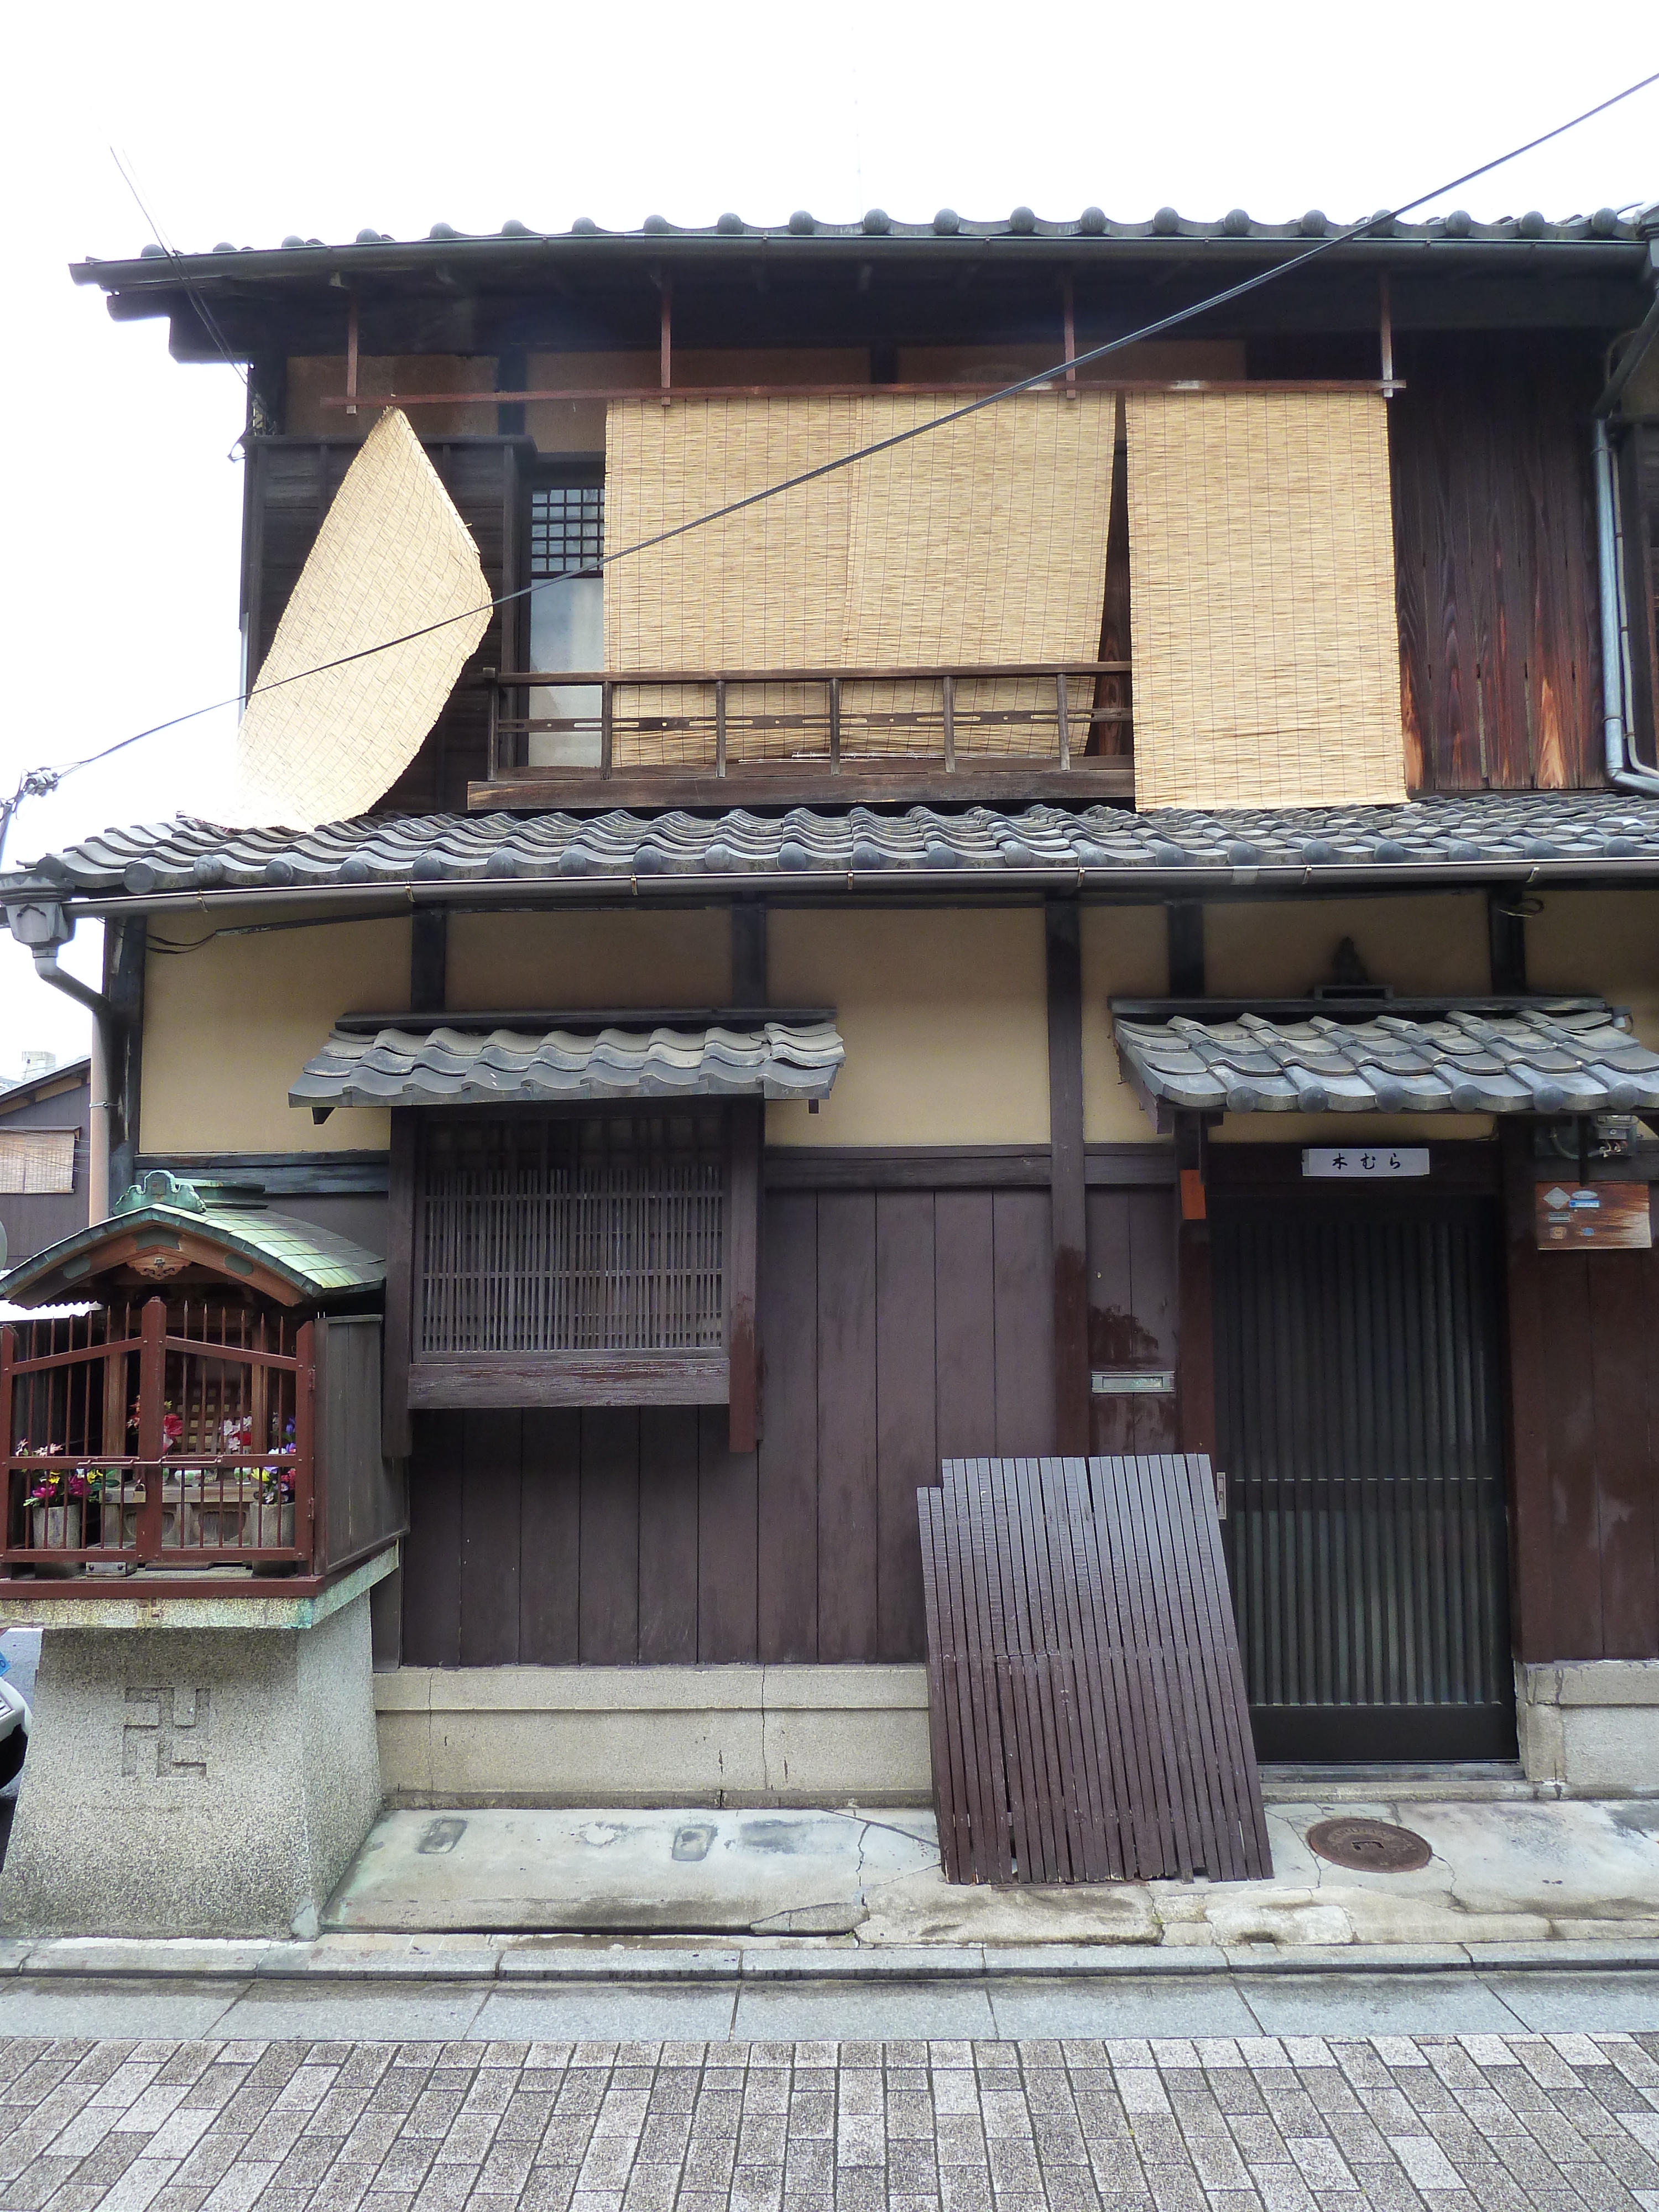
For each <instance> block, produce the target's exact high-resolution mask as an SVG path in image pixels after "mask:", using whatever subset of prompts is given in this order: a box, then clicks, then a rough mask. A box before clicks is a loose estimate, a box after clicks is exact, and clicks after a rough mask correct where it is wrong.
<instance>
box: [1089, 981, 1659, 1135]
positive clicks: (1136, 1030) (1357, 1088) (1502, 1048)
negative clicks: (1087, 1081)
mask: <svg viewBox="0 0 1659 2212" xmlns="http://www.w3.org/2000/svg"><path fill="white" fill-rule="evenodd" d="M1112 1015H1113V1026H1114V1029H1115V1033H1116V1042H1117V1051H1118V1058H1119V1060H1121V1063H1122V1066H1123V1071H1124V1074H1125V1076H1126V1078H1127V1080H1128V1081H1129V1082H1130V1083H1131V1084H1132V1085H1133V1086H1134V1088H1135V1089H1136V1090H1137V1091H1139V1094H1140V1095H1141V1097H1142V1098H1143V1099H1144V1100H1145V1101H1146V1103H1147V1105H1148V1107H1149V1109H1152V1110H1153V1111H1154V1112H1155V1111H1156V1109H1157V1108H1158V1106H1159V1105H1162V1106H1164V1107H1166V1108H1167V1107H1184V1108H1188V1109H1193V1110H1194V1111H1197V1112H1202V1113H1220V1112H1223V1111H1225V1112H1227V1113H1230V1114H1263V1113H1301V1114H1328V1113H1337V1114H1370V1113H1376V1114H1446V1113H1452V1114H1600V1113H1625V1114H1628V1113H1642V1112H1645V1111H1647V1110H1649V1109H1652V1108H1656V1107H1659V1054H1655V1053H1651V1052H1649V1051H1647V1050H1646V1049H1645V1048H1644V1047H1643V1046H1641V1045H1639V1044H1638V1042H1637V1041H1636V1038H1635V1036H1633V1035H1632V1030H1631V1026H1630V1018H1629V1016H1628V1015H1627V1014H1625V1013H1623V1012H1620V1011H1619V1010H1618V1009H1616V1008H1613V1007H1611V1006H1606V1005H1604V1004H1603V1003H1602V1001H1601V1000H1598V999H1557V1000H1536V1001H1531V1002H1526V1003H1522V1002H1520V1001H1516V1000H1508V1001H1498V1000H1486V1001H1480V1000H1464V1001H1456V1000H1441V1001H1438V1002H1426V1003H1425V1002H1422V1001H1416V1002H1413V1001H1409V1000H1407V1001H1400V1002H1392V1001H1389V1000H1346V1001H1345V1000H1312V1001H1304V1002H1302V1003H1301V1004H1299V1005H1288V1006H1287V1005H1286V1004H1285V1002H1283V1001H1280V1002H1279V1003H1278V1004H1277V1005H1268V1004H1267V1003H1265V1002H1264V1003H1262V1004H1261V1005H1259V1006H1255V1007H1252V1006H1248V1005H1238V1004H1229V1005H1225V1006H1218V1005H1215V1004H1213V1003H1206V1002H1203V1001H1190V1002H1188V1004H1187V1005H1186V1006H1181V1005H1180V1004H1179V1003H1178V1002H1175V1001H1165V1002H1164V1003H1162V1004H1151V1003H1148V1002H1146V1001H1139V1002H1132V1001H1128V1000H1115V1001H1114V1002H1113V1006H1112Z"/></svg>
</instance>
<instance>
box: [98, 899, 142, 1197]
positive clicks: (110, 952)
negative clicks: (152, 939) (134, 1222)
mask: <svg viewBox="0 0 1659 2212" xmlns="http://www.w3.org/2000/svg"><path fill="white" fill-rule="evenodd" d="M148 953H149V923H148V921H146V919H145V917H144V916H143V915H133V916H131V917H130V918H129V919H128V920H127V921H111V922H107V923H106V925H105V929H104V996H105V997H106V999H107V1000H109V1002H110V1006H111V1009H112V1012H113V1013H114V1016H115V1023H114V1028H115V1035H116V1049H117V1064H116V1065H115V1066H113V1067H112V1068H111V1069H110V1070H109V1072H108V1073H109V1098H110V1109H111V1111H110V1120H111V1127H110V1133H109V1199H110V1203H111V1204H113V1203H114V1201H115V1200H117V1199H118V1197H119V1196H120V1195H121V1194H122V1192H123V1191H124V1190H125V1189H126V1188H127V1186H128V1185H129V1184H130V1183H133V1182H137V1179H138V1145H139V1131H138V1109H139V1101H140V1098H141V1097H142V1094H143V1054H144V964H145V960H146V957H147V956H148Z"/></svg>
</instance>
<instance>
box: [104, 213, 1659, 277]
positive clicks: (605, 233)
mask: <svg viewBox="0 0 1659 2212" xmlns="http://www.w3.org/2000/svg"><path fill="white" fill-rule="evenodd" d="M1656 212H1659V211H1656V210H1655V209H1652V208H1648V209H1644V210H1642V211H1641V212H1640V213H1638V214H1634V215H1631V214H1621V213H1620V211H1619V210H1615V209H1613V208H1610V207H1602V208H1598V209H1596V210H1595V211H1594V213H1592V214H1589V215H1571V216H1546V215H1544V214H1543V213H1542V212H1541V210H1538V209H1536V208H1533V209H1528V210H1525V211H1524V212H1523V213H1522V214H1520V215H1514V216H1502V217H1500V218H1499V219H1498V221H1497V222H1475V221H1474V218H1473V216H1469V215H1467V214H1465V213H1464V212H1463V211H1462V210H1454V211H1453V212H1452V213H1450V214H1448V215H1444V216H1432V217H1431V218H1430V219H1429V220H1428V221H1426V222H1394V221H1392V220H1391V219H1390V218H1389V216H1388V215H1387V213H1386V211H1384V212H1381V213H1379V214H1377V215H1375V216H1372V217H1371V218H1370V223H1369V225H1368V226H1367V228H1366V230H1365V232H1364V236H1365V237H1367V238H1376V239H1381V240H1389V239H1397V240H1402V241H1409V242H1419V241H1423V240H1429V241H1431V242H1438V241H1440V240H1446V241H1449V242H1451V243H1458V242H1462V241H1470V242H1474V243H1482V244H1484V243H1487V242H1495V241H1501V240H1519V241H1521V242H1522V243H1528V244H1533V243H1536V242H1538V241H1540V240H1546V239H1550V240H1592V241H1595V242H1603V241H1607V240H1634V239H1638V238H1641V237H1643V236H1644V235H1645V234H1647V233H1648V231H1649V230H1650V228H1652V226H1653V224H1654V221H1655V217H1656ZM1365 222H1366V218H1365V216H1363V215H1350V216H1345V217H1342V218H1338V217H1335V216H1327V215H1326V214H1325V212H1324V211H1323V210H1322V209H1319V208H1310V209H1309V210H1307V211H1306V213H1305V214H1302V215H1298V216H1291V217H1290V218H1289V219H1288V220H1279V221H1276V222H1261V221H1258V220H1257V219H1256V218H1255V216H1251V215H1250V214H1249V211H1248V210H1246V209H1244V208H1230V209H1228V210H1227V211H1226V212H1225V214H1222V215H1219V216H1185V215H1182V213H1181V212H1180V211H1179V210H1177V209H1176V208H1172V207H1161V208H1159V209H1158V210H1156V211H1155V212H1154V213H1153V214H1152V215H1150V216H1140V217H1137V218H1133V219H1132V220H1129V221H1127V222H1126V221H1122V220H1120V219H1119V218H1117V217H1115V216H1109V215H1108V214H1107V213H1106V212H1105V210H1103V209H1102V208H1097V207H1088V208H1085V209H1084V210H1082V212H1081V213H1080V214H1079V215H1076V216H1058V217H1055V216H1043V215H1039V214H1038V213H1037V212H1036V210H1035V209H1034V208H1030V207H1017V208H1013V209H1011V210H1009V212H1008V213H1007V214H1006V215H1002V216H989V217H982V216H963V215H959V214H958V213H957V210H955V209H954V208H948V207H945V208H940V209H939V210H937V212H936V213H935V214H933V215H932V216H924V217H922V218H921V220H920V221H909V220H906V219H905V218H903V217H901V216H891V215H890V214H889V213H888V212H887V210H885V209H884V208H870V209H867V210H866V212H865V213H864V214H863V215H862V216H860V217H859V218H858V219H857V220H856V221H854V222H829V221H826V220H824V219H823V217H821V216H816V215H814V214H812V213H811V210H808V209H805V208H798V209H797V210H795V212H794V213H793V215H791V216H789V217H788V218H787V221H785V222H773V223H757V222H749V221H748V220H747V219H746V218H745V217H744V216H740V215H737V214H734V213H732V212H729V211H728V212H727V213H726V214H725V215H722V216H718V217H717V218H716V219H715V221H714V222H708V223H677V222H670V221H669V220H668V218H667V217H666V216H660V215H648V216H646V217H645V219H644V221H643V222H641V224H640V225H639V227H638V228H636V229H634V230H626V229H623V230H606V229H605V228H601V226H600V225H599V223H597V222H594V221H593V220H592V218H591V217H590V216H577V217H576V218H575V220H574V222H572V224H571V225H570V227H569V228H568V230H564V231H547V230H538V229H536V228H534V227H533V226H532V225H531V224H528V223H524V222H519V221H518V220H517V219H516V218H509V219H508V220H507V222H504V223H503V224H502V225H501V228H500V229H499V230H496V231H483V232H470V233H469V232H464V231H459V230H457V229H456V228H454V226H453V224H451V223H447V222H435V223H434V224H433V226H432V228H431V230H430V231H429V233H428V235H427V237H426V238H424V239H405V240H399V239H395V238H393V237H392V234H390V233H389V232H386V231H380V230H376V229H374V228H372V227H370V228H365V229H362V230H360V231H358V233H357V234H356V237H355V238H354V239H352V240H349V241H345V240H340V241H333V242H331V241H329V240H324V239H320V238H302V237H301V236H300V234H298V233H297V232H292V233H290V234H289V236H288V237H286V238H284V239H283V241H282V244H281V246H278V247H275V248H272V247H270V246H263V247H256V246H236V245H235V244H234V243H233V242H232V241H231V240H228V239H222V240H220V241H219V243H218V244H217V245H216V246H214V247H213V249H212V251H211V252H201V253H191V254H185V255H184V256H182V257H179V258H182V259H183V260H184V261H185V262H186V263H187V264H190V265H191V270H192V273H195V271H196V270H197V269H199V266H200V264H203V263H204V262H213V261H216V260H221V259H222V258H225V257H227V256H229V255H232V254H235V255H237V256H239V257H242V256H248V255H254V254H257V255H258V256H259V257H260V258H262V259H264V258H267V257H270V256H271V255H273V254H274V253H281V254H283V255H284V256H290V257H295V258H297V257H299V256H301V255H302V254H305V253H307V252H313V253H314V252H325V253H329V254H336V253H350V252H357V253H359V254H361V255H362V256H364V257H365V258H366V257H367V256H368V254H369V253H370V252H372V251H373V250H374V249H376V248H378V249H380V250H381V251H382V252H384V251H385V249H386V248H388V247H391V248H394V249H396V250H397V251H398V252H400V253H407V252H410V250H412V249H418V248H422V247H428V248H430V249H432V251H433V252H434V255H435V257H436V255H437V254H438V253H440V252H441V253H442V254H443V255H446V256H449V257H453V255H454V253H455V252H457V250H458V249H460V248H475V249H476V248H478V247H486V248H487V247H491V246H493V247H495V248H497V249H500V248H501V247H503V246H506V247H509V248H510V247H514V246H516V247H519V248H521V249H522V248H524V247H526V246H538V245H543V244H550V243H555V242H557V243H563V242H565V241H567V240H578V239H592V240H594V241H595V242H596V243H598V242H600V241H604V240H611V241H616V240H649V241H651V242H652V243H653V244H654V245H655V246H657V247H658V248H659V249H660V248H661V246H663V245H664V244H665V243H666V242H669V241H671V240H677V239H683V240H706V241H708V242H709V243H711V244H712V243H714V242H717V241H718V242H722V243H724V242H730V243H732V244H737V243H738V242H739V241H741V240H748V241H749V242H750V244H751V245H753V244H754V243H756V242H757V241H758V240H763V239H765V240H800V239H809V238H821V239H829V240H835V239H841V240H858V241H859V244H860V247H861V248H866V249H869V250H873V251H879V250H880V248H881V246H882V244H883V242H884V241H891V242H900V241H902V240H924V239H925V240H934V241H938V240H962V241H963V243H964V244H970V243H976V242H983V241H986V240H1005V241H1012V242H1014V243H1018V242H1019V241H1022V240H1044V239H1077V240H1089V239H1110V240H1137V239H1145V240H1151V241H1152V243H1154V244H1160V243H1167V242H1169V241H1171V240H1182V239H1191V240H1212V239H1213V240H1228V241H1232V240H1253V239H1254V240H1285V241H1287V242H1288V241H1292V240H1294V241H1297V242H1301V241H1303V240H1310V239H1320V238H1326V237H1328V236H1330V235H1331V234H1334V233H1336V232H1340V231H1345V230H1352V229H1355V228H1358V226H1359V225H1361V224H1363V223H1365ZM172 258H173V257H172V256H170V255H168V254H167V253H166V252H164V250H163V248H161V246H155V245H150V246H144V247H143V249H142V251H141V252H140V254H139V256H138V260H139V261H140V262H141V263H147V262H161V261H168V260H170V259H172ZM131 266H132V264H131V262H130V261H121V262H99V261H96V260H94V259H93V258H91V257H90V256H89V257H88V259H87V261H86V262H85V263H84V264H82V265H81V269H77V270H76V274H77V276H79V275H81V273H82V270H84V271H85V276H83V277H82V281H92V282H100V281H101V282H106V283H107V282H108V281H109V280H110V278H111V276H112V274H113V273H114V271H116V270H127V269H129V268H131ZM144 273H145V274H147V275H148V274H149V273H150V272H149V270H146V271H145V272H144Z"/></svg>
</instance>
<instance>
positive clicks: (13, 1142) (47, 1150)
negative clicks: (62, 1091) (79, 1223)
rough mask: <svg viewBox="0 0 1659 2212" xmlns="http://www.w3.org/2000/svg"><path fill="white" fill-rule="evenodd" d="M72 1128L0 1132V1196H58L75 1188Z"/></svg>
mask: <svg viewBox="0 0 1659 2212" xmlns="http://www.w3.org/2000/svg"><path fill="white" fill-rule="evenodd" d="M78 1133H79V1132H78V1131H76V1130H74V1129H0V1193H3V1194H6V1195H7V1196H8V1197H10V1196H15V1195H18V1194H24V1195H28V1194H35V1193H40V1194H46V1193H51V1194H62V1193H64V1192H65V1191H71V1190H73V1189H74V1188H75V1140H76V1136H77V1134H78Z"/></svg>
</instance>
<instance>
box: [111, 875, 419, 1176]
mask: <svg viewBox="0 0 1659 2212" xmlns="http://www.w3.org/2000/svg"><path fill="white" fill-rule="evenodd" d="M291 918H292V917H289V916H284V920H289V919H291ZM252 919H253V917H252V915H249V914H247V913H246V910H244V909H236V908H233V909H232V910H231V911H229V912H228V913H226V914H223V915H215V917H214V921H213V925H212V926H213V927H214V928H215V929H216V930H218V931H220V932H221V933H223V932H226V931H229V930H233V929H234V928H235V927H237V926H238V925H239V924H240V923H244V922H246V921H251V920H252ZM158 938H165V939H168V940H170V941H172V942H174V943H182V942H187V941H190V940H191V939H195V940H196V941H197V949H196V950H194V951H190V952H186V953H181V954H173V953H167V952H163V951H161V950H159V949H158V946H157V945H156V943H155V939H158ZM144 973H145V981H144V1060H143V1071H144V1072H143V1099H142V1103H141V1104H140V1108H139V1116H140V1119H139V1133H140V1141H141V1143H142V1145H143V1149H144V1150H145V1151H146V1152H349V1151H354V1150H357V1149H360V1148H361V1149H362V1150H366V1151H374V1152H379V1151H384V1149H385V1147H386V1145H387V1143H388V1142H389V1140H390V1128H391V1117H390V1115H386V1114H385V1113H381V1112H377V1111H373V1110H371V1109H368V1108H366V1107H345V1108H342V1109H340V1111H339V1112H337V1113H336V1114H334V1115H331V1117H330V1118H329V1120H327V1121H322V1122H318V1121H313V1120H312V1118H311V1115H310V1114H309V1112H307V1110H306V1109H303V1108H295V1107H292V1106H290V1105H289V1103H288V1089H289V1084H290V1083H291V1082H292V1081H293V1080H294V1078H295V1076H296V1075H297V1074H298V1073H299V1072H300V1070H301V1068H302V1067H303V1066H304V1065H305V1063H306V1062H307V1060H309V1059H310V1058H311V1057H312V1055H313V1053H315V1052H316V1050H317V1049H318V1048H319V1046H320V1045H321V1043H322V1042H323V1040H324V1038H325V1037H326V1036H327V1035H328V1032H329V1029H330V1026H331V1024H332V1022H333V1020H334V1018H335V1016H336V1015H337V1014H343V1013H351V1012H364V1013H368V1012H378V1011H380V1009H382V1008H384V1009H386V1011H388V1012H393V1011H397V1010H398V1009H401V1008H403V1007H405V1006H408V1004H409V922H408V920H407V918H406V917H405V916H404V915H388V916H386V917H385V918H380V919H375V920H374V921H343V922H330V923H326V924H324V925H322V926H320V927H314V928H308V929H276V930H270V931H268V932H264V933H261V934H259V935H258V936H249V937H236V936H230V935H226V934H219V935H216V936H210V934H209V932H208V929H207V928H206V927H204V926H199V925H193V924H191V922H189V921H183V920H179V921H174V920H173V919H171V918H169V919H168V921H167V923H166V925H165V926H164V927H153V928H152V931H151V945H150V952H149V959H148V961H147V962H146V963H145V971H144Z"/></svg>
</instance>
